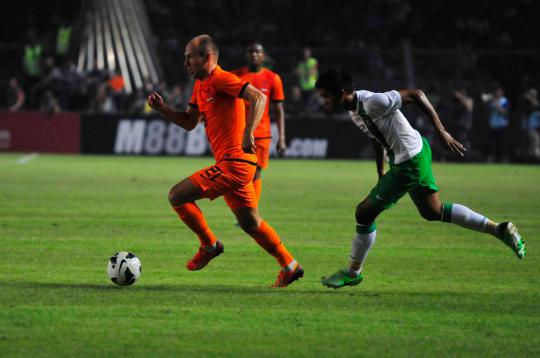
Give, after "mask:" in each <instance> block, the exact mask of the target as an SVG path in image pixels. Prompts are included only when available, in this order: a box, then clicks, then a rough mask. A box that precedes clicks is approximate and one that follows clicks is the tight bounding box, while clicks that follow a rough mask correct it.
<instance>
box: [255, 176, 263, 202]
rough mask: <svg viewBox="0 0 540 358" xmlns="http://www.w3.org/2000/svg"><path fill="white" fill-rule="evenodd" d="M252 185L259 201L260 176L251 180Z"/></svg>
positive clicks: (260, 189)
mask: <svg viewBox="0 0 540 358" xmlns="http://www.w3.org/2000/svg"><path fill="white" fill-rule="evenodd" d="M253 187H254V188H255V196H256V197H257V202H259V199H260V198H261V191H262V180H261V178H259V179H254V180H253Z"/></svg>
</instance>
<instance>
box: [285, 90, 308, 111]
mask: <svg viewBox="0 0 540 358" xmlns="http://www.w3.org/2000/svg"><path fill="white" fill-rule="evenodd" d="M288 98H289V99H288V100H287V104H286V106H285V110H286V112H287V113H290V114H292V117H293V118H295V117H299V116H302V115H303V114H304V110H305V107H304V103H302V90H301V89H300V87H298V86H293V87H292V88H291V94H290V96H288Z"/></svg>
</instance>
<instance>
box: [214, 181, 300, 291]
mask: <svg viewBox="0 0 540 358" xmlns="http://www.w3.org/2000/svg"><path fill="white" fill-rule="evenodd" d="M224 198H225V201H226V202H227V205H229V207H230V208H231V210H232V211H233V213H234V215H235V216H236V220H237V221H238V223H239V224H240V227H241V228H242V230H244V231H245V232H246V233H247V234H248V235H249V236H251V237H252V238H253V239H254V240H255V242H257V244H259V246H261V247H262V248H263V249H264V250H265V251H266V252H268V253H269V254H270V255H272V256H273V257H274V258H275V259H276V261H277V262H278V263H279V265H280V266H281V271H280V273H279V275H278V279H277V281H276V283H275V284H274V287H286V286H288V285H289V284H290V283H292V282H293V281H296V280H298V279H299V278H300V277H303V275H304V270H303V269H302V267H301V266H300V265H299V264H298V263H297V262H296V260H295V259H294V257H293V256H292V255H291V253H290V252H289V251H288V250H287V248H286V247H285V245H284V244H283V243H282V242H281V239H280V237H279V235H278V234H277V233H276V231H275V230H274V228H273V227H272V226H270V224H268V223H267V222H266V221H264V220H263V219H262V218H261V217H260V215H259V211H258V209H257V199H256V197H255V192H254V188H253V183H249V184H247V185H245V186H244V187H241V188H238V189H237V190H235V191H233V192H231V193H227V194H226V195H225V197H224Z"/></svg>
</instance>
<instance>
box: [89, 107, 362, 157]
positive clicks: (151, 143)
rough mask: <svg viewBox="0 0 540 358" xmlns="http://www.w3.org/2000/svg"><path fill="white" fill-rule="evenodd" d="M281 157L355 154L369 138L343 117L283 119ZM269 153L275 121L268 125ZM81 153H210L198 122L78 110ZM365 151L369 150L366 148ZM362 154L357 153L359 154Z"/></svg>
mask: <svg viewBox="0 0 540 358" xmlns="http://www.w3.org/2000/svg"><path fill="white" fill-rule="evenodd" d="M286 128H287V130H286V134H287V147H288V149H287V155H286V156H287V157H292V158H360V157H365V155H366V154H365V152H366V150H367V151H368V152H369V151H370V148H371V146H370V145H369V139H368V138H367V136H365V135H364V134H363V133H362V132H361V131H360V130H359V129H358V128H356V126H355V125H354V124H353V123H352V122H351V121H349V120H331V119H288V120H287V123H286ZM272 133H273V139H272V141H273V142H274V143H273V145H272V150H271V154H272V155H275V145H276V143H277V133H278V132H277V126H276V125H275V124H272ZM81 152H82V153H88V154H119V155H123V154H127V155H188V156H201V155H211V151H210V146H209V144H208V141H207V139H206V134H205V133H204V126H203V125H202V124H201V125H199V126H197V127H196V128H195V129H194V130H192V131H189V132H188V131H185V130H183V129H182V128H179V127H178V126H176V125H174V124H172V123H169V122H167V121H166V120H164V119H162V118H156V117H147V118H138V117H125V116H111V115H103V114H95V115H94V114H83V115H81ZM369 153H371V152H369ZM362 154H363V155H362Z"/></svg>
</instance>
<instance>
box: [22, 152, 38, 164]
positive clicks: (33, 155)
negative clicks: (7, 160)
mask: <svg viewBox="0 0 540 358" xmlns="http://www.w3.org/2000/svg"><path fill="white" fill-rule="evenodd" d="M38 155H39V154H38V153H30V154H28V155H24V156H22V157H20V158H19V159H17V164H21V165H22V164H27V163H29V162H31V161H32V160H34V159H36V158H37V157H38Z"/></svg>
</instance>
